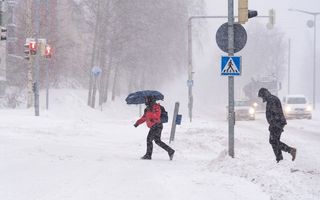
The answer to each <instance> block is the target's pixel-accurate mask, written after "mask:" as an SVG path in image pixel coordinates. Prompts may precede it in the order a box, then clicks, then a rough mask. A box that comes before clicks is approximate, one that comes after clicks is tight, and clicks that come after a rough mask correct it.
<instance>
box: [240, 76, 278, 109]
mask: <svg viewBox="0 0 320 200" xmlns="http://www.w3.org/2000/svg"><path fill="white" fill-rule="evenodd" d="M260 88H267V89H268V90H269V91H270V92H271V94H273V95H276V96H277V95H278V91H279V90H280V89H281V83H280V82H279V81H278V79H277V78H276V77H275V76H264V77H259V78H257V79H254V78H252V79H251V81H250V82H248V83H247V84H246V85H245V86H244V87H243V92H244V95H245V97H246V99H248V100H249V101H250V103H251V105H252V106H253V107H254V109H255V111H256V112H265V108H266V105H265V104H264V103H263V102H262V100H261V98H259V97H258V91H259V90H260Z"/></svg>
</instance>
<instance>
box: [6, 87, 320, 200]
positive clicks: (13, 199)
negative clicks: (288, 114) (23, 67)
mask: <svg viewBox="0 0 320 200" xmlns="http://www.w3.org/2000/svg"><path fill="white" fill-rule="evenodd" d="M50 95H51V99H50V107H49V110H48V111H46V110H45V109H44V108H41V112H40V117H35V116H34V110H33V109H20V110H18V109H17V110H1V112H0V120H1V123H0V199H3V200H21V199H23V200H58V199H59V200H88V199H90V200H100V199H104V200H105V199H112V200H122V199H123V200H127V199H130V200H140V199H141V200H144V199H153V200H156V199H167V200H180V199H183V200H194V199H201V200H206V199H208V200H209V199H210V200H211V199H228V200H229V199H230V200H250V199H252V200H256V199H259V200H263V199H280V200H284V199H290V200H298V199H304V200H318V199H320V156H319V152H320V145H319V143H320V133H319V131H318V129H319V126H320V125H319V120H320V115H319V114H316V115H315V117H314V119H312V120H290V121H288V126H287V127H286V128H285V132H284V133H283V137H282V140H283V141H284V142H286V143H287V144H289V145H292V146H296V147H297V148H298V155H297V159H296V161H295V162H292V161H291V160H290V159H291V158H290V156H289V155H288V154H284V158H285V159H284V160H283V161H282V162H280V163H279V164H277V163H276V162H275V159H274V155H273V152H272V149H271V146H270V145H269V143H268V130H267V124H266V121H265V119H264V115H263V114H260V115H258V116H257V120H255V121H239V122H237V123H236V127H235V132H236V135H235V138H236V140H235V158H230V157H229V156H228V155H227V144H228V137H227V135H228V131H227V122H226V120H225V119H224V118H225V113H221V115H220V116H221V119H219V118H209V117H203V116H202V117H201V116H200V115H196V116H197V117H196V118H195V119H194V120H193V122H192V123H189V122H187V119H186V118H184V121H183V124H182V125H181V126H178V127H177V132H176V138H175V141H174V142H173V143H171V144H170V145H171V146H172V147H173V148H175V149H176V154H175V157H174V160H173V161H169V159H168V155H167V154H166V152H165V151H163V150H162V149H160V148H159V147H158V146H156V145H155V146H154V154H153V160H151V161H149V160H147V161H145V160H140V159H139V158H140V156H142V155H143V154H144V153H145V148H146V144H145V140H146V134H147V131H148V129H147V128H146V127H145V126H139V127H138V128H134V127H133V124H134V122H135V120H136V119H137V117H138V115H139V107H138V106H128V105H126V104H125V103H124V101H119V102H115V103H112V104H111V103H107V104H106V105H104V106H103V107H102V108H96V109H91V108H89V107H87V106H86V91H80V92H79V91H76V90H52V91H51V93H50ZM41 102H45V101H43V100H42V101H41ZM169 107H170V106H169ZM101 110H102V111H101ZM168 111H169V114H171V115H172V112H170V111H171V108H170V109H169V110H168ZM170 126H171V123H167V124H165V128H164V130H163V134H162V139H163V141H165V142H168V138H169V133H170Z"/></svg>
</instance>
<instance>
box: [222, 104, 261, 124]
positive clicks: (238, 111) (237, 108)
mask: <svg viewBox="0 0 320 200" xmlns="http://www.w3.org/2000/svg"><path fill="white" fill-rule="evenodd" d="M227 109H228V107H227ZM234 112H235V118H236V119H235V120H237V121H239V120H255V114H256V111H255V109H254V107H253V106H252V103H251V102H250V101H249V100H235V102H234Z"/></svg>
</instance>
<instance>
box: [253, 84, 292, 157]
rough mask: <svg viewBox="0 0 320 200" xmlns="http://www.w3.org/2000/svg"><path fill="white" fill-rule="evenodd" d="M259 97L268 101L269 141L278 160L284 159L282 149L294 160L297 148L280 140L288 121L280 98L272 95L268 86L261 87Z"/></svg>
mask: <svg viewBox="0 0 320 200" xmlns="http://www.w3.org/2000/svg"><path fill="white" fill-rule="evenodd" d="M258 97H261V98H262V100H263V102H267V105H266V118H267V121H268V123H269V132H270V138H269V142H270V144H271V146H272V149H273V152H274V154H275V156H276V160H277V162H279V161H280V160H283V156H282V151H285V152H288V153H290V154H291V156H292V161H294V160H295V158H296V153H297V149H296V148H293V147H290V146H288V145H286V144H285V143H283V142H281V141H280V137H281V133H282V132H283V128H284V126H285V125H286V124H287V121H286V118H285V117H284V114H283V111H282V106H281V102H280V100H279V98H278V97H276V96H274V95H272V94H271V93H270V92H269V90H267V89H266V88H261V89H260V90H259V93H258Z"/></svg>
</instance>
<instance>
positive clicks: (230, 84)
mask: <svg viewBox="0 0 320 200" xmlns="http://www.w3.org/2000/svg"><path fill="white" fill-rule="evenodd" d="M233 1H234V0H228V56H233V55H234V29H233V24H234V13H233V7H234V2H233ZM228 91H229V105H228V115H229V120H228V125H229V126H228V127H229V131H228V132H229V145H228V152H229V156H231V157H232V158H233V157H234V124H235V115H234V77H233V76H228Z"/></svg>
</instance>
